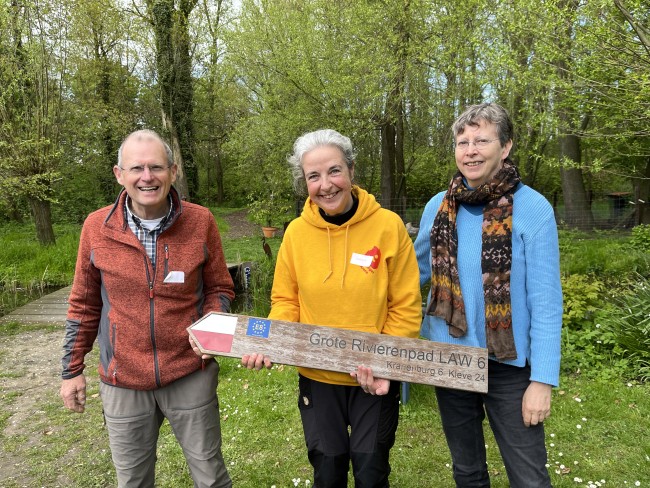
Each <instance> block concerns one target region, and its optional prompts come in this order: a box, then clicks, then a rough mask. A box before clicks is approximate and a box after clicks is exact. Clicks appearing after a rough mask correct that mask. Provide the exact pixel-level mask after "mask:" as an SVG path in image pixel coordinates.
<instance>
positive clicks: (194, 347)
mask: <svg viewBox="0 0 650 488" xmlns="http://www.w3.org/2000/svg"><path fill="white" fill-rule="evenodd" d="M188 337H189V339H190V346H191V347H192V351H194V354H196V355H197V356H201V359H212V358H213V357H214V356H213V355H211V354H202V353H201V350H200V349H199V346H197V345H196V342H194V341H193V340H192V336H188Z"/></svg>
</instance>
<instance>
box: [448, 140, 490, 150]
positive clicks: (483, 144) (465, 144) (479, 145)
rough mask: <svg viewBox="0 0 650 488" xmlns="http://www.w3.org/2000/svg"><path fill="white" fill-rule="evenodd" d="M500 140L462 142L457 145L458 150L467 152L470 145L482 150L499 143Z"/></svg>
mask: <svg viewBox="0 0 650 488" xmlns="http://www.w3.org/2000/svg"><path fill="white" fill-rule="evenodd" d="M498 140H499V138H496V139H476V140H475V141H474V142H471V141H460V142H457V143H456V149H460V150H462V151H465V150H467V149H469V145H470V144H474V146H476V147H477V148H479V149H482V148H484V147H487V145H488V144H490V143H491V142H494V141H498Z"/></svg>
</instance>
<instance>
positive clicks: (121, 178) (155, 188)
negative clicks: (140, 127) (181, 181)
mask: <svg viewBox="0 0 650 488" xmlns="http://www.w3.org/2000/svg"><path fill="white" fill-rule="evenodd" d="M121 166H122V167H121V168H120V167H119V166H117V165H116V166H114V167H113V173H114V174H115V178H116V179H117V182H118V183H119V184H120V185H122V186H124V188H125V189H126V192H127V193H128V195H129V197H130V198H131V206H130V208H131V211H132V212H133V213H134V214H135V215H137V216H138V217H140V218H142V219H145V220H151V219H157V218H160V217H164V216H165V214H166V213H167V211H168V206H167V195H168V194H169V189H170V187H171V186H172V183H174V181H176V171H177V167H176V165H175V164H173V165H172V166H171V167H169V162H168V161H167V154H166V153H165V148H164V146H163V144H162V142H161V141H160V140H159V139H157V138H155V137H153V136H147V135H136V136H131V137H130V138H128V139H127V140H126V142H125V143H124V146H123V147H122V159H121ZM133 168H140V171H134V170H133Z"/></svg>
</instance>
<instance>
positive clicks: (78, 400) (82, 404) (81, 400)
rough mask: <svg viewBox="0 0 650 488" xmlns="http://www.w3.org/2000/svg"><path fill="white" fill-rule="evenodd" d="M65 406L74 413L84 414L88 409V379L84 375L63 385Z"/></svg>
mask: <svg viewBox="0 0 650 488" xmlns="http://www.w3.org/2000/svg"><path fill="white" fill-rule="evenodd" d="M61 398H63V405H64V406H65V407H66V408H68V409H70V410H72V411H73V412H77V413H83V411H84V410H85V408H86V377H85V376H84V375H83V374H80V375H79V376H75V377H74V378H70V379H69V380H63V382H62V383H61Z"/></svg>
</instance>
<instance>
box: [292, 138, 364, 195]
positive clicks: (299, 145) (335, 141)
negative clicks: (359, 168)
mask: <svg viewBox="0 0 650 488" xmlns="http://www.w3.org/2000/svg"><path fill="white" fill-rule="evenodd" d="M320 146H335V147H338V148H339V149H340V150H341V152H342V153H343V158H344V159H345V164H346V165H347V167H348V169H349V170H350V171H352V168H353V167H354V160H355V158H356V154H355V153H354V148H353V147H352V142H351V141H350V138H349V137H345V136H344V135H342V134H340V133H338V132H336V131H335V130H333V129H320V130H316V131H313V132H307V133H306V134H303V135H301V136H300V137H299V138H298V139H296V142H294V144H293V154H291V155H290V156H289V157H287V161H288V162H289V166H290V167H291V173H292V175H293V187H294V189H295V190H296V192H298V193H300V194H304V193H305V192H306V188H307V187H306V183H305V173H304V171H303V168H302V159H303V157H304V156H305V154H307V153H308V152H309V151H311V150H312V149H316V148H317V147H320Z"/></svg>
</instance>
